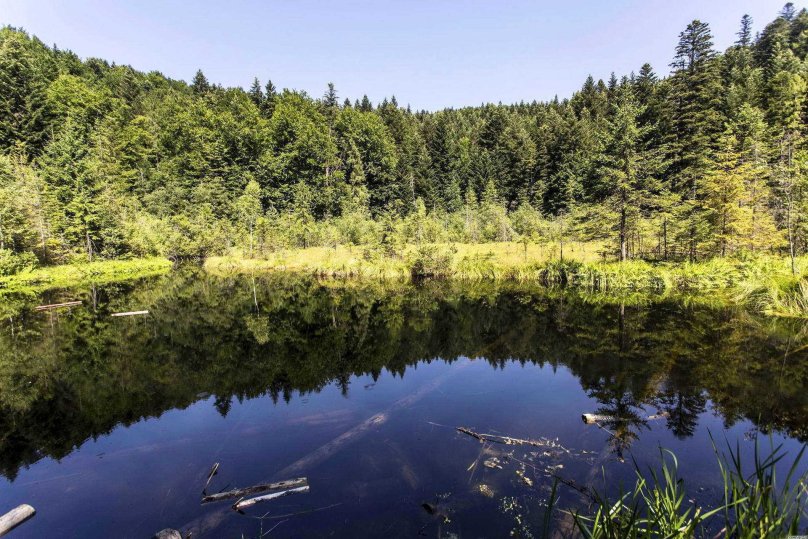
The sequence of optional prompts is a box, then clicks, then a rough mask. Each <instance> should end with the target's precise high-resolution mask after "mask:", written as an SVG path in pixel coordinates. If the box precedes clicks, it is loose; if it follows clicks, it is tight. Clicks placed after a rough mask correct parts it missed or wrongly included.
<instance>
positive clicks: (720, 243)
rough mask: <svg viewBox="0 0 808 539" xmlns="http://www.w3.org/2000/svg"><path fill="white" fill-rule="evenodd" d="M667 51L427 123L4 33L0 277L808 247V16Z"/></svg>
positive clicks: (789, 13)
mask: <svg viewBox="0 0 808 539" xmlns="http://www.w3.org/2000/svg"><path fill="white" fill-rule="evenodd" d="M671 53H672V54H671V63H670V66H651V65H649V64H645V65H642V66H638V69H637V71H636V72H633V73H628V74H612V76H611V77H610V78H609V80H607V81H603V80H595V79H593V78H592V77H589V78H587V79H586V80H585V81H583V83H582V85H581V88H580V90H579V91H577V92H576V93H574V95H572V96H568V97H563V98H556V99H553V100H552V101H550V102H538V101H533V102H529V103H527V102H522V103H516V104H485V105H481V106H478V107H467V108H459V109H446V110H440V111H434V112H428V111H417V110H411V108H410V107H408V106H404V105H403V104H402V102H401V101H398V100H397V98H396V97H393V96H392V95H391V96H390V97H389V98H386V99H384V100H382V101H381V102H379V103H372V102H371V101H370V100H369V99H368V98H367V97H363V98H362V99H361V100H356V101H351V100H350V99H345V100H344V101H343V99H342V98H341V96H339V93H338V90H337V89H336V88H335V87H334V85H333V84H328V85H327V86H326V85H325V84H324V90H325V91H324V93H323V95H322V96H310V95H307V94H306V93H305V92H300V91H295V90H289V89H281V86H280V85H282V84H283V81H268V80H259V79H258V78H256V79H255V82H254V83H253V85H252V86H251V87H250V88H249V89H247V90H244V89H242V88H224V87H221V86H219V85H217V84H216V83H215V81H209V80H208V79H207V78H206V76H205V75H204V73H202V71H199V72H197V74H196V76H195V77H194V78H193V80H192V82H191V83H190V84H188V83H186V82H183V81H178V80H172V79H170V78H167V77H165V76H163V75H162V74H160V73H158V72H144V71H138V70H136V69H135V68H133V67H130V66H125V65H115V64H111V63H109V62H107V61H104V60H103V59H98V58H88V59H85V60H82V59H80V58H79V57H78V56H77V55H76V54H74V53H72V52H70V51H69V50H65V49H61V48H58V47H56V46H52V47H51V46H48V45H46V44H45V43H44V42H43V41H41V40H40V39H38V38H36V37H34V36H31V35H29V34H27V33H26V32H25V31H23V30H20V29H15V28H11V27H6V28H3V29H2V30H0V274H2V273H6V274H8V273H13V272H15V271H18V270H19V269H21V268H24V267H30V266H34V265H49V264H58V263H65V262H70V261H74V260H87V259H90V260H94V259H98V258H120V257H139V256H149V255H158V256H168V257H172V258H186V257H204V256H208V255H216V254H223V253H226V252H228V251H230V250H233V249H240V250H242V252H245V253H246V252H249V253H250V255H251V256H254V255H256V254H260V253H265V252H271V251H273V250H277V249H282V248H296V247H309V246H318V245H319V246H332V245H333V246H335V245H338V244H349V245H350V244H373V243H380V242H402V243H416V242H417V243H421V242H427V243H429V242H433V243H439V242H464V243H477V242H488V241H515V240H524V241H536V242H538V241H542V240H543V239H548V238H552V237H554V236H557V235H558V234H566V235H568V236H569V237H570V238H574V239H576V240H579V241H588V240H597V241H600V242H603V245H605V246H607V248H606V249H607V251H608V253H604V256H607V255H608V256H609V257H611V258H613V259H620V260H624V259H629V258H638V259H646V260H672V261H676V260H680V261H686V260H687V261H693V260H704V259H708V258H712V257H724V256H745V255H746V254H749V253H772V254H777V255H780V256H789V255H790V256H791V257H792V259H793V258H794V257H796V256H799V255H802V254H804V253H806V251H808V191H806V188H807V187H808V176H807V174H808V138H806V137H808V130H806V118H807V117H808V103H806V97H808V84H807V83H806V81H808V63H807V62H806V54H808V11H806V10H805V9H802V10H798V9H797V8H795V7H794V6H793V5H792V4H786V6H785V7H784V8H783V9H782V11H781V12H780V13H779V15H778V16H777V17H776V18H775V19H774V20H773V21H771V22H768V23H767V24H760V25H758V24H757V23H755V24H753V21H752V20H751V19H750V18H749V17H748V16H745V17H744V18H743V19H742V20H741V21H739V25H738V32H737V40H736V41H735V43H734V45H732V46H731V47H729V48H728V49H727V50H725V51H718V50H716V48H715V47H714V45H713V36H712V35H711V30H710V26H709V25H708V24H707V23H706V22H702V21H698V20H694V21H693V22H692V23H690V24H689V25H687V27H686V28H684V29H683V30H682V32H681V34H680V36H679V41H678V43H671ZM140 67H147V66H140ZM391 90H392V89H391Z"/></svg>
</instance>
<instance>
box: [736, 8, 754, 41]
mask: <svg viewBox="0 0 808 539" xmlns="http://www.w3.org/2000/svg"><path fill="white" fill-rule="evenodd" d="M735 44H736V45H738V46H739V47H749V46H750V45H751V44H752V17H750V16H749V15H748V14H745V15H744V16H743V17H741V29H740V30H738V41H736V42H735Z"/></svg>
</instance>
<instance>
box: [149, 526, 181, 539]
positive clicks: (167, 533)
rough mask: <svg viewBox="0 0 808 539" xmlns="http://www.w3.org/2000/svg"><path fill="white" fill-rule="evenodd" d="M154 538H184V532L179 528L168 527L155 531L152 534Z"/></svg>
mask: <svg viewBox="0 0 808 539" xmlns="http://www.w3.org/2000/svg"><path fill="white" fill-rule="evenodd" d="M152 539H182V534H181V533H180V532H178V531H177V530H172V529H171V528H166V529H164V530H160V531H159V532H157V533H155V534H154V535H153V536H152Z"/></svg>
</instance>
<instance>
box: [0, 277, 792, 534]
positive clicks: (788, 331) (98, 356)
mask: <svg viewBox="0 0 808 539" xmlns="http://www.w3.org/2000/svg"><path fill="white" fill-rule="evenodd" d="M74 298H79V299H82V300H83V302H84V303H83V306H82V307H80V308H74V309H70V310H55V311H51V312H45V313H39V312H34V311H33V309H32V307H33V306H34V305H36V304H38V303H40V302H44V303H49V302H56V301H59V300H64V299H74ZM139 309H147V310H149V311H150V314H149V315H147V316H141V317H131V318H127V319H115V318H111V317H110V316H109V315H110V314H111V313H113V312H117V311H128V310H139ZM0 316H2V321H0V473H1V474H2V475H3V476H5V478H7V479H8V480H9V481H10V483H9V484H10V485H11V486H12V487H13V486H14V485H15V479H17V478H18V476H19V474H20V473H21V471H22V470H24V469H27V468H28V467H32V466H35V465H36V463H38V462H39V461H41V460H43V459H50V460H53V459H56V460H58V459H65V458H67V457H69V456H70V455H71V454H72V453H74V452H75V451H76V450H77V448H80V447H82V446H83V444H85V443H87V442H88V441H90V440H93V441H97V440H100V439H104V437H105V436H110V437H112V438H114V433H115V432H117V431H118V427H120V426H130V425H136V424H138V423H141V422H142V420H144V419H146V418H159V417H161V416H162V415H164V414H167V413H168V412H170V411H172V410H185V409H188V410H189V413H190V410H191V408H192V407H193V406H194V403H199V402H200V401H201V402H203V403H211V404H212V406H213V407H215V410H216V411H217V413H218V415H219V416H221V418H223V419H224V420H225V421H227V420H228V415H229V414H230V413H231V411H232V410H233V408H234V406H235V407H239V406H242V404H243V403H246V402H248V401H250V400H252V399H259V398H263V399H271V401H272V403H274V404H275V405H278V404H279V403H280V404H281V405H283V403H294V402H295V401H297V404H298V405H301V406H302V405H303V404H307V403H308V402H309V399H317V398H318V395H320V394H321V393H322V392H325V391H326V390H327V389H328V388H332V387H334V388H336V389H337V390H338V392H339V393H340V394H342V395H344V396H347V397H354V396H357V394H358V393H361V394H362V398H363V399H371V398H372V397H371V396H372V395H374V393H373V392H374V391H377V390H376V387H375V386H374V384H375V383H376V382H377V381H378V380H379V379H380V378H381V377H383V375H384V373H388V374H391V375H393V376H395V377H396V379H399V380H401V382H400V383H402V384H403V383H404V382H406V381H407V380H408V379H409V378H410V377H411V376H415V375H416V374H415V373H416V371H418V370H419V369H420V370H422V369H428V368H429V366H433V367H435V368H442V367H439V366H440V365H444V366H446V364H466V363H468V362H467V361H466V360H465V358H478V359H480V360H482V361H484V362H487V363H488V364H489V365H490V366H491V367H493V369H491V368H490V367H489V368H487V370H488V371H490V372H492V373H495V372H497V371H500V370H502V369H510V368H512V367H510V366H513V368H518V367H519V366H521V367H522V368H526V367H533V366H535V367H537V368H542V372H545V371H547V372H550V373H554V372H556V371H558V370H559V369H565V370H566V371H568V372H569V373H570V374H571V375H572V377H573V378H572V380H573V381H574V382H575V385H577V389H576V388H574V387H572V386H569V387H565V388H564V389H563V392H567V393H563V392H562V390H561V389H554V390H553V391H556V392H557V393H555V394H554V396H555V398H556V400H557V401H560V402H562V403H563V402H566V401H567V400H568V398H569V392H573V393H576V395H578V394H580V395H579V397H580V398H579V399H578V400H575V399H572V400H571V401H570V402H574V403H575V405H576V406H578V405H580V404H578V403H580V402H583V403H588V402H591V403H592V408H591V409H589V410H574V413H575V414H578V415H579V414H580V413H581V412H584V411H588V412H594V413H597V414H601V415H604V416H609V418H610V419H607V420H604V421H602V422H601V424H600V426H601V428H602V430H603V431H605V432H604V433H603V434H604V436H605V438H604V439H605V440H606V441H607V447H608V452H609V453H610V454H611V455H613V456H614V457H616V460H620V459H622V458H625V454H626V452H627V451H630V450H631V447H632V445H633V444H635V443H637V442H638V440H641V439H642V438H643V436H644V435H645V433H646V432H650V431H651V430H652V429H654V428H662V426H663V425H664V428H665V429H666V431H667V432H668V433H669V435H670V436H672V437H673V439H675V440H680V441H686V440H688V439H690V438H691V437H692V436H693V435H694V433H696V432H697V431H698V429H699V428H700V422H702V421H704V420H705V418H706V417H708V416H710V413H708V412H712V414H713V415H714V416H717V417H718V418H720V422H721V427H723V428H727V429H728V428H730V427H732V426H733V425H735V424H740V423H747V422H748V423H749V425H748V427H744V428H745V429H746V430H748V429H750V428H751V429H753V431H754V432H758V431H760V432H765V433H769V432H772V433H778V434H779V435H782V436H785V437H787V438H791V439H794V440H798V441H801V442H805V441H808V392H806V391H805V388H806V385H808V361H806V359H808V357H806V354H807V352H806V346H808V331H806V328H805V327H803V326H802V324H801V323H800V322H798V321H793V320H773V319H766V318H760V317H757V316H753V315H751V314H750V313H748V312H747V311H745V310H743V309H741V308H709V307H705V306H695V305H688V304H687V303H686V302H681V301H675V300H671V299H657V300H649V299H647V298H645V299H643V300H641V301H637V300H636V298H635V300H634V301H631V302H630V303H628V304H627V303H626V302H623V303H621V302H619V301H602V298H598V297H597V296H593V297H587V296H583V295H570V294H563V293H560V292H559V293H556V292H553V291H547V290H546V289H531V288H530V287H526V286H524V285H518V286H517V285H510V284H498V285H497V284H492V283H482V284H473V285H470V284H458V283H450V282H424V283H421V284H419V285H418V286H413V285H406V284H392V285H391V284H390V283H388V284H386V285H382V284H374V283H356V282H318V281H316V280H313V279H308V278H301V277H290V276H283V275H278V274H272V275H265V276H260V277H250V276H240V277H232V278H225V277H213V276H210V275H207V274H205V273H204V272H202V271H201V270H199V269H185V270H182V271H176V272H174V273H172V274H170V275H168V276H165V277H161V278H157V279H153V280H148V281H145V282H136V283H129V284H119V285H110V286H105V287H104V288H101V289H95V288H93V289H90V290H81V291H55V292H51V293H49V294H48V295H47V296H46V297H37V298H31V297H20V298H14V297H8V298H3V299H2V300H0ZM472 363H473V364H474V365H479V364H480V362H479V361H474V362H472ZM455 367H456V365H455ZM455 367H452V368H455ZM472 371H473V372H474V373H477V374H475V375H474V376H476V377H478V378H479V377H480V376H482V375H480V374H479V372H480V371H479V369H478V368H475V369H472ZM441 372H443V371H441ZM470 372H471V371H470ZM411 373H412V374H411ZM424 376H425V374H424ZM458 376H459V375H458ZM417 382H418V384H419V385H420V386H423V384H426V383H428V380H427V379H426V378H425V379H424V380H421V379H418V380H417ZM511 383H515V382H511ZM473 387H477V388H478V389H479V393H478V394H479V395H482V396H465V397H464V396H463V395H465V393H463V391H466V390H468V391H470V388H473ZM486 387H487V386H486V385H485V384H484V383H481V385H479V386H477V385H475V384H474V383H473V382H468V383H460V382H453V383H452V384H450V387H449V388H446V389H442V390H441V391H444V392H446V393H448V392H451V393H452V395H451V396H444V397H445V399H446V400H444V401H435V400H434V399H433V400H430V399H429V398H427V399H425V401H424V403H416V402H415V401H414V400H412V401H403V402H405V404H406V405H407V406H408V407H412V408H417V407H418V406H421V407H422V408H423V407H424V406H428V405H434V406H447V407H449V406H453V405H458V406H462V405H463V404H462V403H464V402H466V401H469V400H472V399H473V400H474V401H475V402H477V403H479V406H486V407H489V405H490V404H491V403H495V404H496V405H497V406H501V409H500V410H499V413H500V414H501V415H508V414H509V410H510V409H511V407H512V405H513V406H514V407H517V406H515V403H513V402H511V401H509V398H508V395H507V392H508V387H506V386H502V385H498V384H497V383H492V384H491V386H490V388H491V392H494V393H495V394H494V395H488V394H487V393H486ZM570 387H572V389H570ZM412 391H417V388H413V389H412ZM424 393H425V392H424ZM515 393H516V391H515ZM379 395H381V394H380V393H379ZM475 395H477V394H475ZM322 398H323V399H324V398H325V397H322ZM373 398H376V397H373ZM391 398H392V397H391ZM401 398H406V397H401ZM576 398H577V397H576ZM464 399H465V400H464ZM581 399H583V400H581ZM391 402H393V404H387V405H385V406H387V408H385V407H384V406H381V404H379V406H381V408H380V409H383V410H384V409H393V410H394V409H395V402H397V401H391ZM430 403H431V404H430ZM583 405H586V404H583ZM391 406H392V408H390V407H391ZM399 408H403V405H399ZM369 409H370V408H369ZM654 412H661V413H662V414H663V417H661V418H660V419H656V420H653V419H652V420H649V418H648V417H649V413H654ZM477 413H478V414H480V415H481V414H484V413H493V412H491V411H490V410H488V409H487V410H482V409H480V410H477ZM351 414H353V412H349V411H348V410H347V409H346V410H341V409H340V408H339V406H337V407H335V408H334V409H332V410H323V409H321V410H319V411H318V412H317V413H315V414H311V415H310V416H309V415H299V416H297V417H296V418H294V420H290V422H289V425H297V426H304V427H306V428H307V429H311V430H314V431H317V430H323V431H324V432H327V433H337V434H338V433H339V432H342V430H344V427H345V426H346V425H348V426H349V425H350V421H351V420H352V419H354V415H351ZM536 414H537V415H538V416H542V414H546V415H548V416H549V415H550V412H544V411H541V410H537V411H536ZM419 417H420V416H419ZM478 417H479V416H478ZM542 417H543V416H542ZM469 419H470V420H474V419H475V418H474V417H471V418H469ZM479 421H480V422H483V421H488V423H485V424H484V426H487V425H490V424H492V420H491V419H490V418H489V419H487V420H486V419H483V418H480V419H479ZM548 421H549V422H550V423H549V424H552V420H549V419H548ZM422 423H423V421H422V422H421V423H419V425H421V424H422ZM509 424H513V425H515V426H520V425H521V424H520V423H519V422H518V421H516V422H515V423H514V422H513V421H512V422H511V423H509ZM228 425H229V423H228ZM655 425H656V426H655ZM450 426H457V425H450ZM233 428H236V427H235V426H233ZM420 428H421V427H417V429H420ZM340 429H342V430H340ZM417 429H416V430H417ZM396 432H397V433H399V434H398V435H393V434H390V435H389V436H388V437H386V438H385V439H376V438H374V437H370V438H368V439H367V441H366V442H365V443H366V444H367V445H368V446H369V447H373V448H375V449H374V451H377V452H380V453H384V454H385V455H387V457H386V458H388V459H389V460H391V461H392V462H394V463H395V467H396V469H397V470H400V471H401V474H402V476H403V481H404V484H405V485H406V486H407V488H410V489H412V490H414V491H418V489H424V488H426V489H427V490H428V491H429V492H435V496H438V497H437V498H435V499H429V500H417V501H418V502H419V503H420V502H421V501H423V503H424V504H425V505H424V507H425V510H424V513H425V515H426V516H424V517H423V518H429V519H433V520H434V519H435V518H436V517H435V516H434V514H433V513H435V512H436V511H437V512H438V513H439V508H440V507H442V504H443V503H444V501H443V499H442V498H440V497H439V496H440V492H439V487H438V486H436V485H435V481H436V479H434V478H433V480H432V481H431V482H430V484H429V485H424V480H423V479H422V478H421V477H422V475H423V471H421V472H419V471H417V470H418V469H419V468H424V466H425V465H424V464H422V463H419V462H418V461H417V460H415V461H413V460H412V455H411V453H412V452H411V449H412V447H411V446H412V443H410V444H409V445H407V444H408V443H407V442H405V441H403V440H404V438H403V435H402V434H401V432H403V429H400V430H396ZM419 432H420V431H419ZM449 434H451V433H449ZM542 434H546V435H548V436H552V435H553V433H552V432H546V433H542ZM189 436H192V435H189ZM424 436H426V434H424ZM181 441H182V438H181V437H180V438H178V439H177V441H176V443H178V444H179V443H181ZM579 441H580V443H582V444H584V443H587V439H582V441H581V440H579ZM301 443H302V442H301ZM413 443H414V442H413ZM456 443H464V444H466V446H468V448H469V449H468V450H470V451H473V452H475V454H476V452H477V451H478V450H479V446H477V449H475V448H474V447H475V446H474V445H473V444H471V443H470V442H469V443H467V442H466V441H463V440H461V441H456ZM466 446H463V447H464V448H465V447H466ZM307 447H310V448H316V447H317V444H314V445H311V444H310V446H307ZM486 447H487V446H484V447H483V449H484V450H486V449H485V448H486ZM464 450H465V449H464ZM488 451H489V453H490V454H483V452H480V453H479V455H478V460H479V462H483V461H484V460H486V459H490V458H491V456H492V455H500V457H501V458H505V459H508V458H517V457H518V455H513V454H502V453H497V452H495V451H493V449H490V450H488ZM525 454H527V453H525ZM503 455H504V456H503ZM363 458H365V457H363ZM366 458H367V459H369V460H367V461H362V464H363V466H370V467H373V466H377V467H382V465H381V464H379V463H378V462H375V461H374V460H373V459H374V457H373V455H372V454H371V455H370V456H367V457H366ZM292 460H294V459H292ZM475 462H477V461H475ZM286 464H289V462H286ZM466 465H468V462H465V463H463V468H465V467H466ZM280 468H281V466H278V467H277V469H280ZM427 468H429V467H427ZM534 468H535V466H534ZM380 469H381V468H380ZM431 469H432V472H431V473H432V475H433V476H439V473H438V472H435V471H434V468H431ZM522 469H524V465H523V466H522ZM295 471H298V470H297V469H295ZM300 471H301V472H303V471H305V467H302V468H301V469H300ZM481 473H482V472H481ZM436 474H437V475H436ZM258 479H264V478H258ZM473 480H474V475H473V474H472V477H471V478H469V482H470V483H471V482H472V481H473ZM383 487H384V485H382V486H380V487H379V488H380V489H383ZM357 488H358V487H357ZM363 488H367V487H363ZM384 488H386V487H384ZM480 488H481V489H482V492H483V493H484V494H486V493H487V491H486V490H485V489H486V488H489V487H488V486H487V485H482V486H481V487H480ZM503 488H505V487H503ZM429 489H432V490H429ZM506 490H507V489H506ZM355 494H356V496H360V495H371V494H370V493H368V492H366V491H365V490H363V491H362V493H355ZM469 503H470V502H469ZM416 505H417V504H414V506H416ZM459 506H461V507H462V506H463V503H459ZM499 509H500V510H502V507H500V508H499ZM506 509H507V508H506ZM500 512H501V511H500ZM506 512H507V511H506ZM427 513H428V514H427ZM195 515H196V513H193V512H192V511H190V510H189V511H185V512H182V511H180V512H178V514H177V515H176V516H175V517H174V518H186V517H187V518H188V520H193V518H195ZM161 516H162V512H161ZM382 516H383V515H382ZM444 520H445V521H446V522H449V521H450V520H451V519H449V518H448V517H446V518H445V519H444ZM425 522H426V523H425V524H424V525H425V526H427V525H430V522H432V520H427V521H425ZM436 522H438V524H435V525H436V526H440V525H441V524H440V522H442V521H441V519H437V520H436ZM179 524H181V522H177V523H176V525H179ZM263 525H264V523H262V526H263ZM149 526H151V527H152V528H154V529H152V530H151V531H155V530H156V529H159V525H158V524H151V523H148V524H144V528H143V529H144V530H147V529H149ZM418 527H420V524H419V525H418V526H417V527H416V528H414V529H415V530H416V531H418V530H417V528H418ZM368 530H373V532H372V533H375V532H379V531H381V529H377V528H368ZM309 532H310V533H315V534H316V533H319V532H311V530H309ZM300 533H303V532H300ZM367 533H368V534H372V533H371V531H368V532H367ZM430 534H431V535H434V531H431V532H430ZM57 535H58V534H57Z"/></svg>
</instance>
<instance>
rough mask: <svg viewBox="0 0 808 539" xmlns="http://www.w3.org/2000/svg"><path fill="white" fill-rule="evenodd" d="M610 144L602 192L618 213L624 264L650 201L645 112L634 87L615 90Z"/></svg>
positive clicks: (606, 149)
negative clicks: (634, 230) (634, 229)
mask: <svg viewBox="0 0 808 539" xmlns="http://www.w3.org/2000/svg"><path fill="white" fill-rule="evenodd" d="M611 108H612V111H611V113H610V115H609V121H608V128H607V134H606V142H605V146H604V151H603V155H602V157H601V163H600V174H601V177H602V180H601V185H602V187H601V192H602V196H603V197H604V198H605V202H606V203H607V204H608V205H609V207H610V208H611V209H612V210H613V211H614V212H615V214H616V216H617V224H616V226H615V227H614V228H615V229H616V230H617V233H618V246H619V256H620V260H621V261H624V260H627V259H628V256H629V252H628V238H629V233H630V231H631V229H632V227H633V226H636V222H637V221H638V219H639V216H640V211H641V209H642V207H643V205H644V204H646V199H647V198H648V190H647V178H646V177H645V176H644V175H645V173H646V172H647V169H646V168H645V167H644V166H643V163H642V160H643V159H644V155H643V153H642V138H643V130H642V129H641V128H640V127H639V126H638V119H639V117H640V114H641V112H642V108H641V107H640V105H639V104H638V103H637V99H636V97H635V95H634V91H633V89H632V86H631V85H629V84H621V85H620V86H619V87H618V88H617V89H615V95H614V97H613V101H612V105H611Z"/></svg>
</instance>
